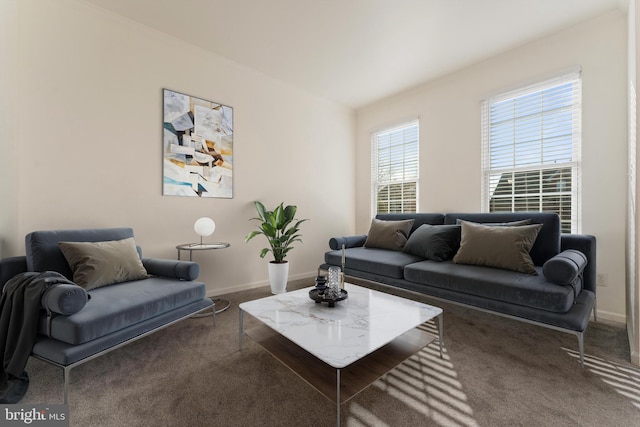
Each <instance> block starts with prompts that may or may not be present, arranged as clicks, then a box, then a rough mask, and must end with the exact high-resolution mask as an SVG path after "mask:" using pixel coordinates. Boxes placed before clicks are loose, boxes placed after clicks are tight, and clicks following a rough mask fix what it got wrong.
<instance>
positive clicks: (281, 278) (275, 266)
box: [269, 261, 289, 294]
mask: <svg viewBox="0 0 640 427" xmlns="http://www.w3.org/2000/svg"><path fill="white" fill-rule="evenodd" d="M288 277H289V261H285V262H283V263H275V262H269V284H270V285H271V293H272V294H282V293H285V292H286V291H287V279H288Z"/></svg>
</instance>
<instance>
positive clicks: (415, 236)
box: [403, 224, 460, 261]
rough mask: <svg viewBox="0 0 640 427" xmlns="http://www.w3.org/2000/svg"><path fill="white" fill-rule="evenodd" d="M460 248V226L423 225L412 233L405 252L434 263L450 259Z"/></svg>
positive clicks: (405, 246)
mask: <svg viewBox="0 0 640 427" xmlns="http://www.w3.org/2000/svg"><path fill="white" fill-rule="evenodd" d="M459 246H460V226H459V225H429V224H423V225H421V226H420V227H418V229H417V230H416V231H414V232H413V233H411V236H409V239H408V240H407V243H406V244H405V245H404V249H403V251H404V252H407V253H410V254H413V255H417V256H420V257H422V258H426V259H431V260H434V261H444V260H447V259H450V258H451V257H452V256H453V255H454V254H455V253H456V251H457V250H458V247H459Z"/></svg>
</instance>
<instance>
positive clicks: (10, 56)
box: [0, 0, 18, 257]
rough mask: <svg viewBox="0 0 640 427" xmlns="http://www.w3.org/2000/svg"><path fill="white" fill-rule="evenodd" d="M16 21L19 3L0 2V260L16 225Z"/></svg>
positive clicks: (10, 243) (13, 239)
mask: <svg viewBox="0 0 640 427" xmlns="http://www.w3.org/2000/svg"><path fill="white" fill-rule="evenodd" d="M17 22H18V1H17V0H3V1H0V93H1V94H2V96H0V153H1V154H0V257H2V256H3V255H4V254H10V253H12V251H14V250H15V242H16V237H17V234H16V233H17V231H16V230H17V225H18V200H17V197H18V179H17V175H18V174H17V172H18V150H17V147H18V145H17V130H18V129H17V125H16V122H15V120H16V116H17V105H16V85H15V77H16V70H15V67H14V66H13V65H14V64H15V62H16V60H17V54H18V50H17V42H16V33H17Z"/></svg>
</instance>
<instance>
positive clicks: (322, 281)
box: [316, 276, 327, 295]
mask: <svg viewBox="0 0 640 427" xmlns="http://www.w3.org/2000/svg"><path fill="white" fill-rule="evenodd" d="M316 289H317V290H318V293H319V294H320V295H322V294H323V293H324V290H325V289H327V277H326V276H318V277H316Z"/></svg>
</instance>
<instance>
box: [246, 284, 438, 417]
mask: <svg viewBox="0 0 640 427" xmlns="http://www.w3.org/2000/svg"><path fill="white" fill-rule="evenodd" d="M311 289H313V287H311V288H305V289H300V290H296V291H293V292H287V293H284V294H278V295H273V296H269V297H266V298H262V299H258V300H254V301H249V302H244V303H242V304H240V306H239V307H240V331H239V338H240V350H242V338H243V336H244V335H245V334H246V335H248V336H249V337H251V338H252V339H253V340H254V341H256V342H258V343H259V344H260V345H262V346H263V347H264V348H265V349H266V350H267V351H269V352H270V353H271V354H272V355H273V356H275V357H276V358H277V359H278V360H280V361H281V362H282V363H283V364H284V365H285V366H287V367H288V368H290V369H291V370H292V371H293V372H295V373H296V374H298V376H300V377H301V378H302V379H303V380H305V381H306V382H307V383H309V384H310V385H311V386H313V387H314V388H315V389H316V390H318V391H319V392H320V393H321V394H323V395H324V396H325V397H327V398H328V399H329V400H331V401H332V402H334V403H336V409H337V421H338V422H337V424H338V425H340V405H341V404H343V403H345V402H346V401H348V400H349V399H351V398H352V397H353V396H355V395H356V394H357V393H359V392H360V391H362V390H364V389H365V388H366V387H368V386H369V385H370V384H372V383H373V382H374V381H375V380H377V379H378V378H380V377H381V376H383V375H385V374H386V373H387V372H389V371H390V370H392V369H393V368H395V367H396V366H397V365H399V364H400V363H402V362H403V361H404V360H406V359H407V358H409V357H410V356H412V355H413V354H415V353H416V352H417V351H419V350H420V349H422V348H423V347H424V346H426V345H427V344H429V343H430V342H431V341H433V340H434V339H435V338H436V337H435V336H433V335H432V334H429V333H427V332H425V331H423V330H421V329H417V326H419V325H421V324H423V323H424V322H426V321H429V320H431V319H433V318H435V317H437V318H438V332H439V333H438V335H439V336H438V340H439V343H440V357H442V345H443V324H442V309H441V308H438V307H433V306H430V305H427V304H423V303H420V302H416V301H412V300H409V299H406V298H401V297H398V296H394V295H390V294H386V293H383V292H379V291H375V290H372V289H367V288H364V287H361V286H356V285H353V284H350V283H347V284H345V289H346V290H347V292H349V297H348V298H347V299H346V300H344V301H340V302H338V303H336V306H335V307H332V308H330V307H328V305H327V304H326V303H316V302H314V301H313V300H311V299H310V298H309V290H311ZM245 312H246V313H248V314H250V315H251V316H253V317H255V318H256V319H258V320H259V321H260V322H261V325H259V326H257V327H255V328H251V329H248V330H245V329H244V319H243V315H244V313H245Z"/></svg>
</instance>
